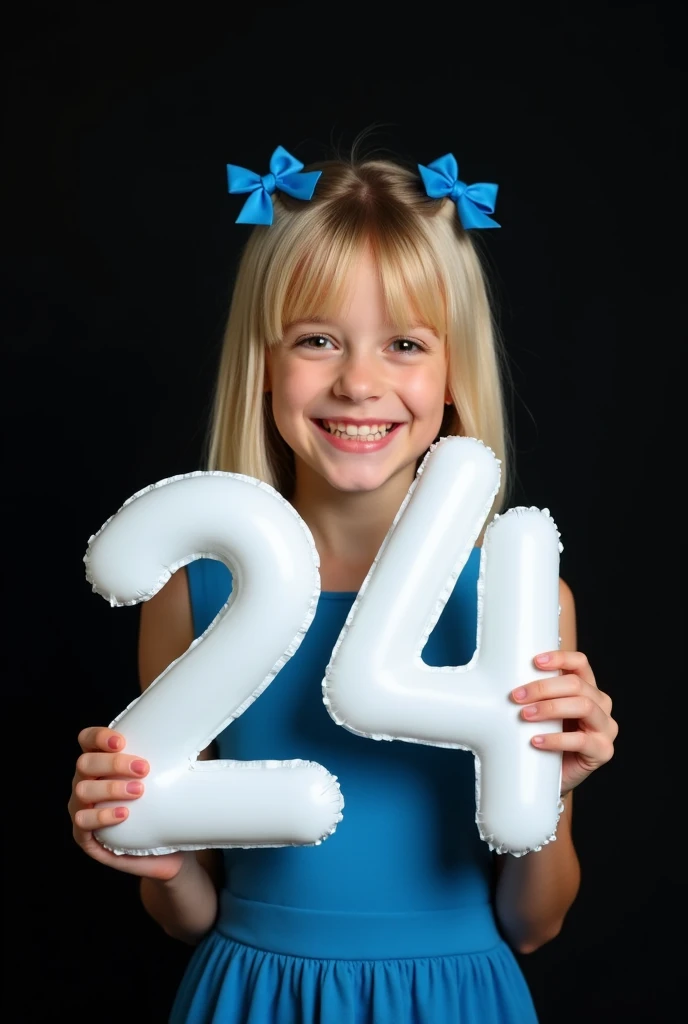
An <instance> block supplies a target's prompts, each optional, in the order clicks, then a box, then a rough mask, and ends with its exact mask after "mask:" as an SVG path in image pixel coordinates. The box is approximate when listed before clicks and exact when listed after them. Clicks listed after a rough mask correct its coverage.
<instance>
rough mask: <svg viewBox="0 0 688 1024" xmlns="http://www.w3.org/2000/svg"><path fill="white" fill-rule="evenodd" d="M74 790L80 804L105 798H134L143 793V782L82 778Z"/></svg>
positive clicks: (97, 802)
mask: <svg viewBox="0 0 688 1024" xmlns="http://www.w3.org/2000/svg"><path fill="white" fill-rule="evenodd" d="M74 790H75V792H76V795H77V796H78V798H79V800H81V802H82V804H100V803H103V802H104V801H105V800H136V799H137V798H138V797H140V796H141V795H142V793H143V783H142V782H134V781H131V782H127V781H126V779H114V780H113V779H82V780H81V781H80V782H77V784H76V786H75V787H74Z"/></svg>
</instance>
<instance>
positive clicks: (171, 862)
mask: <svg viewBox="0 0 688 1024" xmlns="http://www.w3.org/2000/svg"><path fill="white" fill-rule="evenodd" d="M79 746H80V747H81V749H82V751H83V753H82V754H81V756H80V757H79V759H78V761H77V763H76V773H75V775H74V779H73V781H72V795H71V797H70V800H69V803H68V805H67V808H68V810H69V816H70V818H71V819H72V826H73V828H72V834H73V836H74V839H75V841H76V842H77V843H78V845H79V846H80V847H81V849H82V850H83V851H84V853H87V854H88V856H89V857H92V858H93V859H94V860H97V861H99V862H100V863H101V864H107V865H109V866H110V867H113V868H116V869H117V870H118V871H126V872H127V873H128V874H131V875H139V876H140V877H145V878H157V879H159V880H160V881H169V880H170V879H172V878H175V877H176V875H177V874H178V873H179V871H180V870H181V867H182V865H183V863H184V854H183V853H168V854H163V855H162V856H160V857H155V856H142V857H137V856H133V855H131V854H121V855H120V854H116V853H112V852H111V851H110V850H106V849H105V847H104V846H103V845H102V844H101V843H99V842H98V840H97V839H96V838H95V837H94V835H93V833H94V831H95V830H96V829H99V828H103V827H104V826H105V825H116V824H117V823H118V822H120V821H124V820H125V818H127V816H128V814H129V810H128V808H127V807H126V805H125V804H121V805H120V806H118V807H100V808H96V807H95V806H94V805H95V804H98V803H101V802H102V801H104V800H117V801H118V802H119V801H120V800H122V801H129V800H138V798H139V797H140V796H141V795H142V793H143V790H144V784H143V781H142V780H143V779H144V778H145V777H146V775H147V774H148V771H149V766H148V763H147V762H146V761H144V760H143V759H142V758H140V757H136V755H134V754H122V753H118V751H121V750H122V749H123V748H124V737H123V736H121V735H120V733H118V732H113V731H112V729H106V728H99V727H97V726H96V727H92V728H89V729H83V730H82V731H81V732H80V733H79Z"/></svg>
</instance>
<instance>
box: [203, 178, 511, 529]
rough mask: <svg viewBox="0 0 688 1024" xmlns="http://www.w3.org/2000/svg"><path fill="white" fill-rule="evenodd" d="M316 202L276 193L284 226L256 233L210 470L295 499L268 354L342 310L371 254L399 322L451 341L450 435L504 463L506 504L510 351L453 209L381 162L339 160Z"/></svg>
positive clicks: (223, 371)
mask: <svg viewBox="0 0 688 1024" xmlns="http://www.w3.org/2000/svg"><path fill="white" fill-rule="evenodd" d="M316 169H318V170H322V175H321V177H320V179H319V181H318V184H317V186H316V189H315V194H314V196H313V199H312V200H311V201H310V202H300V201H298V200H295V199H290V198H289V197H288V196H286V195H284V194H281V193H276V194H275V199H274V222H273V224H272V225H271V226H270V227H263V226H260V227H256V228H254V229H253V231H252V233H251V236H250V238H249V240H248V242H247V244H246V247H245V249H244V251H243V254H242V256H241V260H240V263H239V267H238V272H237V275H236V282H235V286H234V293H233V297H232V302H231V308H230V312H229V317H228V322H227V327H226V331H225V336H224V342H223V346H222V353H221V358H220V366H219V372H218V377H217V383H216V389H215V396H214V408H213V414H212V419H211V424H210V432H209V438H208V468H209V469H217V470H224V471H225V472H233V473H245V474H247V475H248V476H253V477H257V478H259V479H261V480H265V481H266V482H267V483H269V484H272V485H273V486H274V487H276V488H277V490H279V491H280V493H282V494H283V495H284V496H285V497H287V498H289V497H290V495H291V492H292V488H293V484H294V460H293V455H292V452H291V450H290V449H289V447H288V446H287V445H286V443H285V442H284V441H283V440H282V438H281V436H280V435H279V433H278V431H277V428H276V426H275V422H274V419H273V417H272V411H271V401H270V395H267V394H265V393H264V375H265V347H266V345H267V346H272V345H275V344H277V343H278V342H279V341H280V340H281V338H282V336H283V332H284V328H285V325H287V324H289V323H292V322H295V321H297V320H307V319H309V318H311V317H313V316H314V315H318V316H327V315H328V313H331V312H336V311H337V310H338V309H339V308H341V304H342V299H343V297H344V295H345V291H346V288H347V278H348V273H349V270H350V269H351V267H352V266H353V264H354V262H355V261H356V259H357V257H358V256H359V254H360V253H361V252H362V251H363V249H365V248H368V249H369V250H370V251H371V252H372V253H373V256H374V259H375V261H376V263H377V266H378V271H379V274H380V280H381V283H382V288H383V291H384V295H385V300H386V305H387V312H388V315H389V318H390V322H391V323H396V324H399V325H405V324H410V323H423V324H425V325H427V326H430V327H432V328H433V329H434V330H435V331H436V332H437V334H438V335H439V336H440V337H445V338H446V342H447V347H448V364H449V380H448V384H449V391H450V394H451V396H452V400H453V405H451V406H448V407H447V408H446V411H445V415H444V420H443V422H442V429H441V435H443V436H446V435H449V434H462V435H464V436H468V437H476V438H479V439H480V440H481V441H483V442H484V443H485V444H486V445H488V446H489V447H490V448H491V449H492V450H493V452H494V453H495V455H496V456H497V458H498V459H500V460H501V464H502V465H501V470H502V477H501V487H500V493H499V495H498V496H497V499H496V500H495V504H494V507H493V510H494V511H496V510H498V509H499V508H500V507H502V505H503V502H504V500H505V492H506V486H507V480H508V477H507V469H508V465H507V462H508V458H507V455H508V441H507V431H506V417H505V412H504V398H503V371H504V362H503V359H502V352H501V347H500V345H499V342H498V337H497V332H496V329H495V325H494V323H493V318H492V313H491V308H490V300H489V296H488V290H487V281H486V278H485V274H484V272H483V269H482V265H481V261H480V259H479V258H478V254H477V252H476V249H475V247H474V244H473V241H472V239H471V237H470V236H469V234H468V232H466V231H465V230H464V229H463V227H462V226H461V222H460V220H459V217H458V214H457V210H456V206H455V204H454V203H453V202H452V201H451V200H450V199H439V200H437V199H430V198H429V197H428V196H427V195H426V194H425V192H424V190H423V188H422V185H421V183H420V179H419V176H418V174H417V173H415V172H414V171H412V170H411V169H408V168H406V167H404V166H403V165H401V164H398V163H395V162H392V161H389V160H379V159H367V160H366V159H364V160H360V161H355V160H353V159H352V160H350V161H346V160H341V159H339V160H332V161H326V162H324V163H320V164H317V165H312V166H311V167H309V168H308V170H316Z"/></svg>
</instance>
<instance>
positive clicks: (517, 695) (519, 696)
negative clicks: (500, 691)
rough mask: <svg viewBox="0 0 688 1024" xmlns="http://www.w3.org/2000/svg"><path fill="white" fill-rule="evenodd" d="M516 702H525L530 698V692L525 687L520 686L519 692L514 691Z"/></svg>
mask: <svg viewBox="0 0 688 1024" xmlns="http://www.w3.org/2000/svg"><path fill="white" fill-rule="evenodd" d="M513 696H514V700H525V699H526V697H527V696H528V691H527V690H526V688H525V686H519V688H518V690H514V691H513Z"/></svg>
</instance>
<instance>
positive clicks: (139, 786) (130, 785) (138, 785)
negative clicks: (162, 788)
mask: <svg viewBox="0 0 688 1024" xmlns="http://www.w3.org/2000/svg"><path fill="white" fill-rule="evenodd" d="M127 793H143V783H142V782H127Z"/></svg>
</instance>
